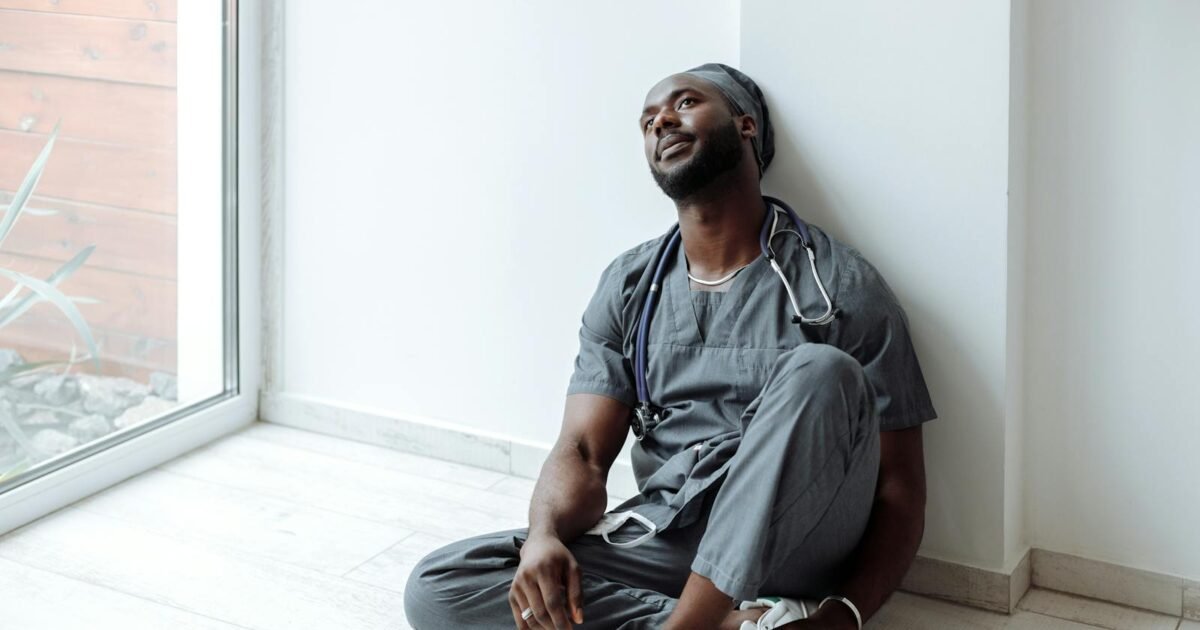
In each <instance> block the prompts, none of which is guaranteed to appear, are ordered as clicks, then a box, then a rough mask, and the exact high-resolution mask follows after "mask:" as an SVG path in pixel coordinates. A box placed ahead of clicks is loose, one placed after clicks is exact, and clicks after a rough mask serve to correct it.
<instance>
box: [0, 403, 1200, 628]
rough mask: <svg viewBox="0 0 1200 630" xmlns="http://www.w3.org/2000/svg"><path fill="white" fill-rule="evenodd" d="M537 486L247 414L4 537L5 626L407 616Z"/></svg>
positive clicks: (950, 615) (400, 620)
mask: <svg viewBox="0 0 1200 630" xmlns="http://www.w3.org/2000/svg"><path fill="white" fill-rule="evenodd" d="M532 489H533V482H532V481H530V480H528V479H521V478H516V477H510V476H507V475H503V474H500V473H496V472H491V471H486V470H480V469H477V468H471V467H468V466H462V465H458V464H451V463H447V462H443V461H439V460H433V459H427V458H422V457H417V456H414V455H409V454H405V453H399V452H396V451H393V450H389V449H385V448H379V447H375V446H370V445H366V444H360V443H357V442H351V441H346V440H340V439H337V438H331V437H327V436H323V435H319V434H315V433H309V432H305V431H298V430H295V429H291V428H287V427H282V426H279V425H272V424H266V423H256V424H254V425H252V426H250V427H248V428H247V429H245V430H243V431H241V432H239V433H237V434H235V435H232V436H229V437H227V438H225V439H222V440H220V441H218V442H215V443H213V444H210V445H207V446H205V447H204V448H201V449H198V450H196V451H193V452H192V453H189V454H188V455H186V456H184V457H182V458H180V459H176V460H174V461H171V462H169V463H167V464H164V465H162V466H160V467H158V468H156V469H154V470H151V471H148V472H146V473H144V474H142V475H139V476H138V477H135V478H133V479H130V480H128V481H126V482H124V483H122V484H119V485H117V486H114V487H112V488H110V489H108V490H106V491H104V492H101V493H100V494H97V495H95V496H92V497H89V498H87V499H85V500H83V501H80V502H78V503H75V504H74V505H71V506H68V507H66V508H63V509H61V510H59V511H57V512H55V513H53V514H50V515H48V516H46V517H44V518H42V519H39V520H38V521H35V522H33V523H30V524H29V525H26V526H25V527H22V528H20V529H18V530H15V531H13V532H10V533H8V534H7V535H5V536H3V537H0V628H5V629H6V630H7V629H11V630H34V629H41V628H45V629H53V630H72V629H75V628H80V629H84V628H87V629H89V630H91V629H101V628H121V629H123V630H124V629H131V628H132V629H138V630H140V629H156V628H166V629H170V630H185V629H192V628H197V629H200V628H202V629H213V630H215V629H218V628H219V629H234V628H251V629H255V630H268V629H271V630H274V629H280V630H282V629H284V628H286V629H289V630H299V629H307V628H313V629H319V630H330V629H332V628H337V629H339V630H357V629H364V630H365V629H368V628H370V629H384V628H387V629H389V630H390V629H395V628H407V627H408V626H407V624H406V623H405V622H404V610H403V600H402V595H401V590H402V589H403V587H404V583H405V579H406V577H407V576H408V573H409V571H410V570H411V569H412V567H413V565H414V564H415V563H416V562H417V560H418V559H419V558H421V557H422V556H423V555H424V554H425V553H427V552H429V551H431V550H432V549H434V548H436V547H438V546H441V545H442V544H444V543H446V542H449V541H451V540H453V539H457V538H462V537H466V536H470V535H474V534H478V533H483V532H487V531H494V530H498V529H507V528H511V527H522V526H524V525H525V522H524V519H525V510H526V506H527V502H528V499H529V494H530V492H531V491H532ZM613 500H614V501H616V500H617V499H616V498H614V499H613ZM867 627H869V628H874V629H880V628H888V629H893V628H894V629H905V630H907V629H915V628H971V629H993V628H1014V629H1016V628H1020V629H1034V628H1038V629H1042V628H1045V629H1050V630H1059V629H1062V630H1067V629H1084V628H1094V627H1103V628H1121V629H1126V628H1130V629H1140V628H1155V629H1158V628H1161V629H1163V630H1176V629H1181V630H1200V623H1194V622H1187V621H1184V622H1182V625H1181V622H1180V620H1178V619H1176V618H1172V617H1168V616H1165V615H1159V614H1155V613H1149V612H1144V611H1137V610H1133V609H1129V608H1123V607H1119V606H1114V605H1111V604H1106V603H1103V602H1096V601H1091V600H1086V599H1082V598H1077V597H1071V596H1067V595H1063V594H1060V593H1055V592H1052V591H1044V590H1039V589H1034V590H1031V591H1030V593H1029V594H1028V595H1027V596H1026V597H1025V599H1024V600H1022V602H1021V610H1019V611H1018V612H1017V614H1015V615H1012V616H1006V615H1000V614H995V613H989V612H984V611H980V610H975V609H972V608H967V607H964V606H958V605H955V604H950V603H946V602H942V601H938V600H933V599H927V598H924V597H918V596H914V595H910V594H907V593H896V594H894V595H893V596H892V598H891V599H890V600H889V601H888V603H887V604H886V605H885V606H884V608H883V609H882V610H881V611H880V612H879V613H878V614H877V615H876V616H875V618H873V619H872V620H871V621H870V622H868V624H867Z"/></svg>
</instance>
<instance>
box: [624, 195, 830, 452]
mask: <svg viewBox="0 0 1200 630" xmlns="http://www.w3.org/2000/svg"><path fill="white" fill-rule="evenodd" d="M763 201H765V202H767V203H766V209H767V215H768V216H767V218H766V220H764V221H763V226H762V230H761V231H760V232H759V236H758V242H759V245H760V246H761V247H762V253H763V256H766V257H767V262H769V263H770V264H771V269H774V270H775V274H776V275H778V276H779V279H780V280H781V281H783V288H784V289H786V290H787V295H788V301H790V302H791V303H792V311H794V313H795V314H794V315H792V323H793V324H799V325H800V326H827V325H829V324H830V323H832V322H833V320H835V319H838V318H839V317H841V314H842V312H841V310H840V309H836V308H834V307H833V301H832V300H830V299H829V294H828V293H827V292H826V291H825V285H824V284H823V283H822V282H821V276H820V275H819V274H818V273H817V255H816V253H815V252H814V250H813V240H812V236H811V235H810V234H809V232H808V225H807V224H805V223H804V221H801V220H800V217H799V216H797V215H796V212H795V211H794V210H792V208H791V206H789V205H787V204H786V203H784V202H783V201H781V200H779V199H776V198H774V197H768V196H766V195H763ZM771 204H775V205H777V206H779V207H781V208H783V209H784V210H785V211H786V212H787V214H788V216H789V217H791V219H792V224H793V225H795V226H796V229H795V230H791V229H783V230H778V231H776V229H775V228H776V227H777V226H778V225H779V215H778V213H776V212H775V211H774V210H772V209H771ZM784 232H791V233H793V234H795V235H796V236H799V237H800V244H801V245H803V246H804V251H806V252H808V265H809V267H811V268H812V276H813V279H814V280H816V281H817V288H818V289H819V290H820V291H821V296H822V297H824V298H825V305H826V309H825V313H824V314H822V315H821V316H820V317H816V318H814V319H807V318H805V317H804V315H803V314H801V313H800V304H799V303H798V302H797V301H796V294H795V292H794V291H792V285H791V283H790V282H788V279H787V276H785V275H784V274H783V270H782V269H780V268H779V263H778V262H777V261H776V260H775V250H774V248H772V247H771V242H772V241H773V240H774V239H775V236H776V234H782V233H784ZM679 242H680V232H679V224H678V223H676V224H675V226H674V227H672V228H671V231H670V233H669V237H668V238H667V244H666V246H665V247H664V248H663V250H662V252H661V253H660V254H659V256H658V262H657V263H656V265H655V268H654V278H653V280H651V282H650V291H649V292H648V293H647V294H646V302H645V303H644V304H643V305H642V317H641V320H640V321H639V323H638V331H637V341H636V343H635V345H634V378H635V380H636V381H637V394H638V406H637V407H636V408H635V409H634V414H633V419H631V420H630V424H631V425H632V426H633V436H634V437H635V438H637V439H638V441H641V440H642V438H644V437H646V434H647V433H649V432H650V431H652V430H654V427H655V426H656V425H658V423H659V422H661V420H662V415H661V412H662V408H661V407H658V406H656V405H653V404H651V403H650V390H649V387H648V386H647V385H646V338H647V335H648V334H649V332H648V331H649V330H650V319H651V317H652V316H653V314H654V307H655V306H657V305H658V295H659V293H660V289H661V288H662V278H663V271H664V269H666V266H667V261H668V260H670V259H671V258H672V257H673V256H674V255H675V250H676V249H678V248H679Z"/></svg>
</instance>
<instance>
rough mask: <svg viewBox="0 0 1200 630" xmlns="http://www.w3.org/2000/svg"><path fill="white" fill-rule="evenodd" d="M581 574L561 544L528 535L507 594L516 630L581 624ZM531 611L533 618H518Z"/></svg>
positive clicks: (556, 628)
mask: <svg viewBox="0 0 1200 630" xmlns="http://www.w3.org/2000/svg"><path fill="white" fill-rule="evenodd" d="M581 580H582V574H581V572H580V570H579V563H578V562H576V561H575V556H574V555H572V554H571V552H570V551H569V550H568V549H567V546H566V545H564V544H563V543H562V541H561V540H559V539H558V538H556V537H554V536H550V535H531V536H530V537H529V538H528V539H527V540H526V541H525V544H524V545H522V546H521V563H520V564H519V565H518V566H517V574H516V575H515V576H514V577H513V582H512V588H511V589H509V592H508V603H509V605H510V606H512V611H513V620H514V621H516V622H517V628H520V629H522V630H523V629H525V628H529V629H531V630H536V629H547V630H568V629H569V628H571V627H572V626H571V622H572V620H573V621H574V622H575V623H583V587H582V586H581ZM527 608H532V609H533V616H532V617H530V618H529V619H527V620H526V619H522V618H521V611H523V610H525V609H527Z"/></svg>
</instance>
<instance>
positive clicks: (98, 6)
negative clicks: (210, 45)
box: [0, 0, 176, 22]
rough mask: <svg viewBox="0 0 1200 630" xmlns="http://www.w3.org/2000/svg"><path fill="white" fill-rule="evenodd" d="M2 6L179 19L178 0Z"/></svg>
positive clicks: (14, 1) (7, 0) (44, 0)
mask: <svg viewBox="0 0 1200 630" xmlns="http://www.w3.org/2000/svg"><path fill="white" fill-rule="evenodd" d="M0 9H24V10H27V11H48V12H50V13H74V14H77V15H100V16H106V17H123V18H137V19H142V20H162V21H164V22H174V21H175V20H176V17H175V16H176V12H175V0H0Z"/></svg>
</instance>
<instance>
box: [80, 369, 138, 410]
mask: <svg viewBox="0 0 1200 630" xmlns="http://www.w3.org/2000/svg"><path fill="white" fill-rule="evenodd" d="M79 385H80V391H81V393H82V394H83V410H84V411H86V412H87V413H98V414H102V415H104V416H106V417H108V418H113V417H116V416H119V415H121V414H122V413H123V412H124V411H125V410H126V409H128V408H130V407H134V406H136V405H138V404H139V403H141V402H142V400H143V399H145V398H146V396H147V395H148V394H149V393H150V388H149V387H148V386H147V385H143V384H141V383H137V382H134V381H131V380H129V379H127V378H125V377H123V376H122V377H117V378H109V377H98V376H92V375H90V374H80V375H79Z"/></svg>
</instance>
